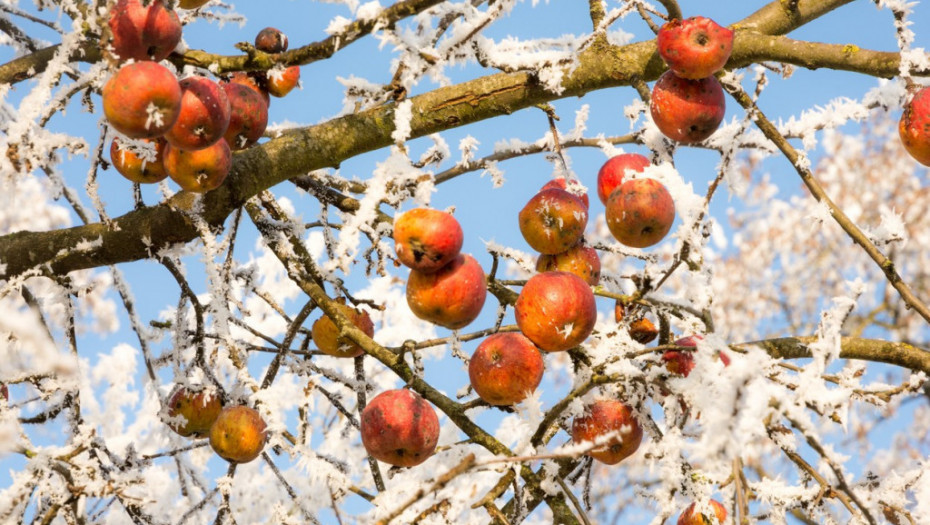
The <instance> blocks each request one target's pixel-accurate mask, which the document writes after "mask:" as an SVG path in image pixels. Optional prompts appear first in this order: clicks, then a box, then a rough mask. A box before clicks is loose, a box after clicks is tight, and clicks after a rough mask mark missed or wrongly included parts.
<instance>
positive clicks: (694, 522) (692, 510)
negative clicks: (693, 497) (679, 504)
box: [678, 499, 727, 525]
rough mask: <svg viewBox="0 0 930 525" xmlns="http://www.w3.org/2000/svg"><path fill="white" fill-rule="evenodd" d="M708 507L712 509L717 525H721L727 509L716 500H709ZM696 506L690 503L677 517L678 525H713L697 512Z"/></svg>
mask: <svg viewBox="0 0 930 525" xmlns="http://www.w3.org/2000/svg"><path fill="white" fill-rule="evenodd" d="M710 506H711V508H713V509H714V514H715V515H716V518H717V523H719V524H720V525H723V523H725V522H726V519H727V509H726V508H725V507H724V506H723V504H722V503H720V502H719V501H717V500H713V499H712V500H710ZM696 507H697V505H696V504H695V503H692V504H690V505H688V508H686V509H685V511H684V512H682V513H681V516H679V517H678V525H710V524H711V523H713V521H711V519H710V518H708V517H707V516H706V515H704V514H701V513H700V512H698V511H697V508H696Z"/></svg>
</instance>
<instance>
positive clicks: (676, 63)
mask: <svg viewBox="0 0 930 525" xmlns="http://www.w3.org/2000/svg"><path fill="white" fill-rule="evenodd" d="M656 45H657V46H658V48H659V56H661V57H662V60H664V61H665V63H666V64H668V68H669V69H671V70H672V71H673V72H674V73H675V74H676V75H678V76H679V77H681V78H690V79H699V78H704V77H709V76H711V75H713V74H714V73H716V72H717V71H720V70H721V69H722V68H723V65H724V64H726V63H727V60H728V59H729V58H730V52H731V51H733V31H731V30H730V29H727V28H725V27H723V26H721V25H719V24H717V22H714V21H713V20H711V19H710V18H706V17H703V16H693V17H691V18H686V19H684V20H679V19H677V18H676V19H673V20H670V21H668V22H666V23H665V24H663V25H662V27H661V28H660V29H659V34H658V37H657V40H656Z"/></svg>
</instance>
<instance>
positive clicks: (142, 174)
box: [110, 137, 168, 184]
mask: <svg viewBox="0 0 930 525" xmlns="http://www.w3.org/2000/svg"><path fill="white" fill-rule="evenodd" d="M142 140H144V141H145V142H146V143H147V144H150V145H152V147H153V148H154V156H155V159H154V160H146V158H145V157H144V156H142V155H139V154H137V153H136V152H135V151H133V150H132V149H130V148H129V147H128V146H124V145H123V143H122V142H121V141H120V140H119V139H118V138H115V137H114V138H113V143H112V144H110V162H111V163H112V164H113V167H114V168H116V171H117V172H119V174H120V175H122V176H123V177H126V178H127V179H129V180H131V181H132V182H138V183H140V184H151V183H155V182H160V181H163V180H165V178H166V177H167V176H168V172H167V171H165V144H166V143H165V140H164V139H162V138H157V139H154V140H153V139H142Z"/></svg>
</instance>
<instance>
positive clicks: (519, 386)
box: [468, 332, 545, 405]
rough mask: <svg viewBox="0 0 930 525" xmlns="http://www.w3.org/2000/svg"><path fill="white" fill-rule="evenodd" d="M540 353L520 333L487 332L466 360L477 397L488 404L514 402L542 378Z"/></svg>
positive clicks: (520, 398) (532, 388)
mask: <svg viewBox="0 0 930 525" xmlns="http://www.w3.org/2000/svg"><path fill="white" fill-rule="evenodd" d="M544 368H545V365H544V364H543V358H542V355H541V354H540V353H539V349H538V348H536V345H534V344H533V342H532V341H530V340H529V339H527V337H526V336H524V335H523V334H520V333H514V332H505V333H497V334H493V335H490V336H488V337H487V338H486V339H485V340H484V341H482V342H481V344H480V345H478V348H477V349H476V350H475V353H474V355H472V357H471V360H470V361H469V362H468V378H469V379H470V381H471V386H472V388H473V389H474V390H475V393H477V394H478V397H480V398H481V399H483V400H484V401H486V402H487V403H488V404H491V405H515V404H517V403H519V402H521V401H523V400H524V399H526V396H528V395H529V394H531V393H532V392H534V391H535V390H536V387H538V386H539V383H540V381H542V376H543V369H544Z"/></svg>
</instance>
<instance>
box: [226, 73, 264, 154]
mask: <svg viewBox="0 0 930 525" xmlns="http://www.w3.org/2000/svg"><path fill="white" fill-rule="evenodd" d="M222 86H223V91H224V92H226V98H227V99H228V100H229V110H230V112H229V127H228V128H226V133H225V134H224V136H223V137H224V138H225V139H226V142H227V143H228V144H229V147H230V148H232V149H234V150H241V149H245V148H248V147H249V146H251V145H253V144H255V143H256V142H258V139H260V138H262V134H263V133H264V132H265V128H266V127H267V126H268V104H267V103H266V102H265V99H264V98H262V96H261V95H260V94H259V92H258V91H256V90H254V89H252V88H250V87H248V86H246V85H244V84H240V83H237V82H226V83H224V84H223V85H222Z"/></svg>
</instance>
